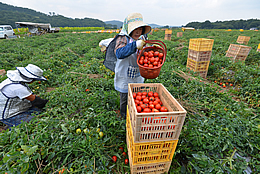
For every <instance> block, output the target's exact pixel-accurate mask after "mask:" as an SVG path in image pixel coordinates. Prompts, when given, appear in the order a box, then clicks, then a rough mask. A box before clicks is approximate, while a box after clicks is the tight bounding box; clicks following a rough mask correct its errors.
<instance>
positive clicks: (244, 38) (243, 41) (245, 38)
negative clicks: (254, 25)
mask: <svg viewBox="0 0 260 174" xmlns="http://www.w3.org/2000/svg"><path fill="white" fill-rule="evenodd" d="M249 40H250V37H249V36H238V38H237V43H240V44H244V45H247V44H248V42H249Z"/></svg>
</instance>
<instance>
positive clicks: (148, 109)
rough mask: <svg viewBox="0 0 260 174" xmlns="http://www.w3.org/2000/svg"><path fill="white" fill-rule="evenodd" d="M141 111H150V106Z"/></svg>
mask: <svg viewBox="0 0 260 174" xmlns="http://www.w3.org/2000/svg"><path fill="white" fill-rule="evenodd" d="M143 112H146V113H147V112H151V109H150V108H144V110H143Z"/></svg>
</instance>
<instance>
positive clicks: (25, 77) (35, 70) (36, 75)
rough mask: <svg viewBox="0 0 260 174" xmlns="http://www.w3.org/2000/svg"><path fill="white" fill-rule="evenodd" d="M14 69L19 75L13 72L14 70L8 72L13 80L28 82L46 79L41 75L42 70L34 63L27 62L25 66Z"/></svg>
mask: <svg viewBox="0 0 260 174" xmlns="http://www.w3.org/2000/svg"><path fill="white" fill-rule="evenodd" d="M16 69H17V71H18V72H19V76H18V74H17V72H15V70H14V71H13V72H11V73H10V75H12V78H13V79H16V80H13V81H25V82H30V81H32V80H47V79H46V78H45V77H43V76H42V75H43V70H42V69H41V68H39V67H38V66H36V65H33V64H28V65H27V66H26V67H16ZM15 75H16V76H15ZM9 78H10V77H9ZM10 79H11V78H10ZM11 80H12V79H11Z"/></svg>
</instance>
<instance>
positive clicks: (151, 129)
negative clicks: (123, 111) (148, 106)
mask: <svg viewBox="0 0 260 174" xmlns="http://www.w3.org/2000/svg"><path fill="white" fill-rule="evenodd" d="M149 91H153V92H157V93H158V94H159V97H160V100H161V102H162V104H163V105H164V106H165V107H166V108H167V109H168V112H150V113H138V112H137V110H136V106H135V102H134V98H133V93H134V92H135V93H137V92H147V93H148V92H149ZM127 104H128V109H129V114H130V120H131V124H132V127H133V136H134V142H135V143H142V142H155V141H170V140H177V139H179V136H180V133H181V129H182V126H183V123H184V120H185V117H186V113H187V112H186V110H185V109H184V108H183V107H182V106H181V105H180V104H179V102H178V101H177V100H176V99H175V98H174V97H173V96H172V95H171V94H170V93H169V91H168V90H167V89H166V88H165V87H164V86H163V85H162V84H161V83H130V84H128V103H127Z"/></svg>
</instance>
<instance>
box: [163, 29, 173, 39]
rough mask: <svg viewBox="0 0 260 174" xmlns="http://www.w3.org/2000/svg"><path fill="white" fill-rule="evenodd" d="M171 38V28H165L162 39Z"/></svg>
mask: <svg viewBox="0 0 260 174" xmlns="http://www.w3.org/2000/svg"><path fill="white" fill-rule="evenodd" d="M171 38H172V30H168V29H167V30H165V37H164V40H171Z"/></svg>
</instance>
